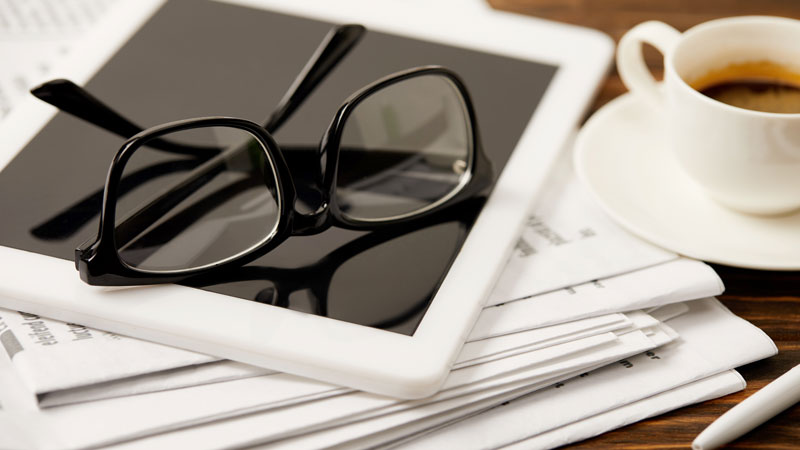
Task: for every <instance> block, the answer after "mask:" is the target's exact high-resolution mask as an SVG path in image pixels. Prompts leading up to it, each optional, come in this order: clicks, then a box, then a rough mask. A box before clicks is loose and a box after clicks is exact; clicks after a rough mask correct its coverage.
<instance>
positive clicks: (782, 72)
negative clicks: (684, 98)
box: [691, 61, 800, 114]
mask: <svg viewBox="0 0 800 450" xmlns="http://www.w3.org/2000/svg"><path fill="white" fill-rule="evenodd" d="M691 85H692V87H693V88H695V89H696V90H698V91H699V92H701V93H702V94H704V95H706V96H707V97H711V98H713V99H715V100H717V101H720V102H722V103H726V104H728V105H731V106H736V107H739V108H745V109H750V110H754V111H764V112H772V113H790V114H791V113H800V73H797V72H794V71H792V70H790V69H788V68H786V67H785V66H782V65H780V64H776V63H773V62H770V61H757V62H748V63H737V64H731V65H729V66H727V67H725V68H722V69H718V70H713V71H711V72H709V73H707V74H705V75H704V76H702V77H700V78H698V79H697V80H694V82H692V83H691Z"/></svg>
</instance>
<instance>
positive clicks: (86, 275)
mask: <svg viewBox="0 0 800 450" xmlns="http://www.w3.org/2000/svg"><path fill="white" fill-rule="evenodd" d="M427 75H434V76H442V77H445V78H447V79H448V81H450V82H451V83H452V84H453V86H455V88H456V90H457V91H458V93H459V94H460V95H461V98H462V101H463V104H464V107H465V110H466V111H465V112H466V116H467V119H468V120H469V129H470V133H471V138H472V142H471V144H472V145H471V150H472V151H471V152H470V155H469V159H470V160H469V161H468V162H467V167H466V169H465V173H464V175H463V176H464V177H467V179H466V180H463V178H462V180H461V181H459V185H460V189H458V188H456V189H454V190H453V191H451V193H449V194H448V195H446V196H445V197H443V199H440V200H438V201H436V202H434V203H432V204H430V205H426V206H425V207H423V208H421V209H419V210H417V211H412V212H410V213H406V214H404V215H401V216H397V217H393V218H389V219H386V220H374V219H369V220H359V219H354V218H352V217H348V216H347V214H345V213H344V212H343V211H342V210H341V208H340V205H339V204H338V203H337V200H336V195H334V194H335V190H336V179H337V173H338V163H339V154H340V151H341V149H340V143H341V137H342V133H343V129H344V125H345V123H346V121H347V118H348V117H349V116H350V114H351V112H352V111H353V110H354V108H355V107H356V106H357V105H358V104H359V103H361V102H362V101H363V100H364V99H366V98H368V97H369V96H370V95H372V94H374V93H375V92H377V91H380V90H381V89H384V88H386V87H388V86H391V85H393V84H396V83H399V82H402V81H405V80H408V79H410V78H414V77H419V76H427ZM204 127H231V128H237V129H241V130H244V131H246V132H248V133H250V134H251V135H252V136H253V137H255V138H256V139H257V140H258V141H259V143H260V144H261V145H262V147H263V148H264V150H265V152H266V154H267V158H268V159H269V160H270V161H271V163H272V165H273V168H274V174H272V173H271V174H269V175H270V176H273V175H274V176H275V181H276V183H277V184H276V186H277V189H276V194H277V199H278V204H279V214H278V221H277V224H276V225H275V227H274V228H273V231H272V232H271V234H270V235H267V236H265V238H264V239H263V240H262V241H261V242H260V243H258V244H255V245H254V246H252V247H250V248H249V249H247V250H244V251H242V252H240V253H239V254H237V255H233V256H231V257H229V258H226V259H224V260H222V261H219V262H215V263H211V264H207V265H204V266H201V267H196V268H190V269H179V270H170V271H150V270H145V269H138V268H134V267H131V266H129V265H128V264H126V263H125V262H124V261H122V259H121V258H120V256H119V254H118V251H117V245H116V242H115V239H116V238H115V228H116V224H115V220H114V218H115V214H116V207H117V192H116V191H117V187H118V186H119V183H120V180H121V178H122V175H123V171H124V167H125V164H126V163H127V161H128V160H129V159H130V157H131V156H132V155H133V153H134V152H135V151H136V150H137V149H138V148H139V147H141V146H142V145H144V144H146V143H147V142H148V141H150V140H153V139H156V138H158V137H161V136H164V135H166V134H170V133H175V132H178V131H183V130H189V129H194V128H204ZM319 157H320V165H319V167H317V168H315V170H317V171H319V177H318V179H319V188H320V193H321V196H322V203H321V205H322V206H321V207H320V208H319V209H318V210H317V211H315V212H313V213H311V214H304V213H301V212H299V211H297V209H296V208H295V202H296V200H297V191H296V188H295V184H294V181H293V177H292V174H291V172H290V170H289V167H288V165H287V163H286V158H285V157H284V154H283V152H282V150H281V149H280V147H279V146H278V145H277V143H276V142H275V140H274V138H273V137H272V135H271V134H270V133H269V132H268V131H267V129H266V128H265V127H264V126H262V125H259V124H257V123H255V122H252V121H249V120H246V119H240V118H233V117H202V118H195V119H187V120H181V121H176V122H170V123H166V124H163V125H159V126H156V127H152V128H149V129H147V130H145V131H143V132H141V133H139V134H137V135H135V136H133V137H132V138H130V139H129V140H128V141H127V142H125V144H123V146H122V148H121V149H120V150H119V151H118V152H117V154H116V155H115V157H114V159H113V161H112V163H111V167H110V169H109V172H108V176H107V179H106V185H105V190H104V194H103V205H102V210H101V213H100V228H99V233H98V235H97V237H96V238H94V239H93V240H90V241H89V242H87V243H85V244H83V245H81V246H80V247H78V248H77V249H76V250H75V264H76V268H77V269H78V270H79V272H80V277H81V279H82V280H84V281H85V282H87V283H89V284H93V285H104V286H127V285H132V284H140V285H144V284H158V283H174V282H181V281H183V280H186V279H188V278H191V277H194V276H201V275H203V274H204V273H207V272H209V271H212V270H224V269H227V268H230V267H233V266H241V265H244V264H246V263H248V262H250V261H253V260H254V259H256V258H258V257H260V256H262V255H264V254H266V253H268V252H269V251H271V250H272V249H274V248H276V247H277V246H278V245H280V244H281V243H282V242H284V241H285V240H286V239H288V238H289V237H291V236H299V235H310V234H317V233H321V232H323V231H325V230H326V229H328V228H330V227H331V226H336V227H340V228H345V229H352V230H371V229H376V228H379V227H385V226H393V225H399V224H403V223H406V222H409V221H412V220H418V219H421V218H424V217H427V216H429V215H431V214H434V213H436V212H438V211H441V210H442V209H444V208H446V207H449V206H452V205H454V204H456V203H459V202H461V201H463V200H465V199H468V198H471V197H473V196H475V195H476V194H478V193H480V192H481V191H483V190H484V189H485V188H487V187H488V186H489V185H490V184H491V182H492V178H493V177H492V167H491V163H490V161H489V159H488V158H487V156H486V154H485V153H484V151H483V148H482V146H481V140H480V137H479V133H478V128H477V122H476V118H475V111H474V107H473V105H472V101H471V99H470V96H469V93H468V92H467V89H466V86H465V85H464V83H463V81H462V80H461V79H460V78H459V76H458V75H456V74H455V73H454V72H452V71H451V70H449V69H446V68H444V67H441V66H424V67H418V68H413V69H408V70H405V71H401V72H397V73H395V74H392V75H389V76H387V77H385V78H382V79H380V80H378V81H375V82H373V83H372V84H370V85H368V86H366V87H364V88H362V89H361V90H359V91H357V92H356V93H355V94H353V95H351V96H350V97H349V98H347V99H346V100H345V101H344V103H343V104H342V105H341V106H340V108H339V109H338V111H337V112H336V114H335V116H334V118H333V120H332V122H331V123H330V125H329V126H328V129H327V130H326V132H325V133H324V134H323V137H322V140H321V142H320V146H319ZM323 161H324V167H323Z"/></svg>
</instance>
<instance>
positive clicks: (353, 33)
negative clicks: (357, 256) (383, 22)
mask: <svg viewBox="0 0 800 450" xmlns="http://www.w3.org/2000/svg"><path fill="white" fill-rule="evenodd" d="M363 33H364V28H363V27H361V26H358V25H346V26H341V27H336V28H334V29H333V30H332V31H331V32H330V33H329V34H328V35H327V36H326V38H325V39H324V40H323V42H322V43H321V44H320V46H319V48H318V49H317V51H316V52H315V53H314V55H313V56H312V58H311V60H310V61H309V62H308V63H307V64H306V66H305V68H304V69H303V71H302V72H301V73H300V75H299V76H298V77H297V79H296V80H295V82H294V83H293V84H292V86H291V87H290V89H289V91H288V92H287V93H286V95H285V96H284V97H283V99H282V100H281V102H280V103H279V105H278V107H277V108H276V110H275V112H274V113H273V114H272V115H271V116H270V118H269V119H268V120H267V121H266V122H265V123H264V124H263V125H259V124H257V123H254V122H251V121H248V120H244V119H239V118H231V117H204V118H196V119H188V120H182V121H177V122H171V123H167V124H163V125H159V126H156V127H153V128H149V129H147V130H144V131H141V128H139V127H137V126H136V125H134V124H133V123H131V122H130V121H128V120H127V119H125V118H124V117H122V116H121V115H119V114H118V113H116V112H114V111H113V110H112V109H111V108H109V107H108V106H106V105H104V104H102V102H100V101H99V100H97V99H95V98H94V97H92V96H91V95H90V94H89V93H87V92H86V91H83V90H82V89H81V88H79V87H78V86H76V85H74V84H73V83H70V82H67V81H65V80H56V81H53V82H50V83H46V84H45V85H42V86H40V87H39V88H36V89H34V90H33V91H32V92H33V93H34V95H36V96H37V97H39V98H41V99H43V100H45V101H47V102H48V103H51V104H53V105H55V106H57V107H59V108H60V109H62V110H64V111H66V112H68V113H70V114H73V115H76V116H78V117H80V118H82V119H85V120H88V121H90V122H92V123H94V124H96V125H99V126H101V127H103V128H105V129H107V130H110V131H112V132H114V133H117V134H120V135H123V136H126V137H127V136H129V135H131V134H134V133H136V134H135V136H133V137H132V138H130V139H129V140H128V141H127V142H126V143H125V144H124V145H123V146H122V148H121V149H120V150H119V151H118V152H117V154H116V156H115V157H114V159H113V162H112V164H111V168H110V170H109V174H108V177H107V180H106V184H105V188H104V194H103V204H102V209H101V213H100V230H99V233H98V236H97V237H96V238H95V239H92V240H91V241H89V242H87V243H86V244H83V245H81V246H80V247H79V248H78V249H76V259H75V262H76V266H77V268H78V269H79V271H80V274H81V278H82V279H83V280H84V281H86V282H87V283H89V284H96V285H133V284H155V283H167V282H181V281H184V280H187V279H189V278H190V277H195V276H201V275H205V274H208V273H210V271H212V270H222V269H225V268H229V267H233V266H239V265H242V264H246V263H247V262H250V261H252V260H254V259H255V258H258V257H259V256H261V255H264V254H265V253H267V252H269V251H270V250H272V249H274V248H275V247H277V246H278V245H280V244H281V243H282V242H283V241H285V240H286V239H287V238H289V237H291V236H298V235H310V234H316V233H320V232H322V231H324V230H326V229H327V228H329V227H331V226H336V227H341V228H347V229H354V230H372V229H377V228H381V227H387V226H393V225H401V224H405V223H409V222H410V221H414V220H419V219H421V218H424V217H427V216H429V215H431V214H435V213H437V212H439V211H441V210H443V209H444V208H448V207H450V206H452V205H455V204H457V203H459V202H461V201H463V200H465V199H467V198H470V197H473V196H475V195H476V194H478V193H480V192H481V191H482V190H484V189H485V188H486V187H487V186H488V185H489V184H490V183H491V180H492V174H491V165H490V164H489V161H488V159H487V158H486V156H485V155H484V153H483V151H482V149H481V147H480V140H479V137H478V131H477V127H476V124H475V114H474V110H473V107H472V104H471V101H470V99H469V95H468V93H467V90H466V87H465V86H464V83H463V82H462V81H461V80H460V79H459V77H458V76H457V75H456V74H455V73H453V72H452V71H450V70H448V69H445V68H443V67H435V66H429V67H419V68H414V69H410V70H406V71H403V72H398V73H395V74H393V75H390V76H389V77H386V78H383V79H381V80H378V81H376V82H374V83H372V84H370V85H369V86H366V87H364V88H362V89H361V90H360V91H358V92H356V93H355V94H353V95H352V96H350V97H349V98H348V99H347V100H346V101H345V102H344V103H343V104H342V106H341V107H340V108H339V110H338V111H337V112H336V114H335V115H334V118H333V120H332V122H331V124H330V125H329V127H328V129H327V130H326V132H325V133H324V134H323V137H322V140H321V143H320V145H319V147H315V148H311V147H305V148H303V147H283V148H281V147H279V146H278V145H277V144H276V142H275V140H274V139H273V138H272V135H271V133H274V132H275V131H276V130H277V129H278V128H279V127H280V126H281V124H283V123H284V121H285V120H287V119H288V118H289V117H290V116H291V114H292V113H293V112H294V111H295V110H296V109H297V108H298V107H299V106H300V104H301V103H302V102H303V100H304V99H305V98H306V97H307V96H308V95H309V94H310V93H311V91H313V89H314V88H315V87H316V86H317V85H318V84H319V83H320V82H321V81H322V79H324V77H325V76H326V75H327V74H328V73H329V72H330V70H331V69H332V68H333V67H334V66H335V65H336V64H337V63H338V62H339V61H340V60H341V59H342V58H343V57H344V56H345V55H346V53H347V52H349V50H350V49H351V48H352V47H353V46H354V45H355V43H356V42H357V41H358V40H359V39H360V37H361V36H362V35H363ZM175 155H179V158H178V159H175ZM153 167H159V168H160V169H159V170H152V168H153ZM299 191H300V192H302V195H301V197H302V198H300V199H299V198H298V192H299ZM299 200H303V201H302V203H305V204H306V205H313V206H312V207H311V210H310V211H308V212H306V211H302V212H301V211H300V210H298V208H297V206H298V203H301V202H300V201H299Z"/></svg>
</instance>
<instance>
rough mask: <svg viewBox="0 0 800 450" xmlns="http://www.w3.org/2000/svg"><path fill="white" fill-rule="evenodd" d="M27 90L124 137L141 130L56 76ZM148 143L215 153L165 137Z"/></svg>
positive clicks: (176, 150)
mask: <svg viewBox="0 0 800 450" xmlns="http://www.w3.org/2000/svg"><path fill="white" fill-rule="evenodd" d="M31 94H33V95H34V96H35V97H36V98H38V99H39V100H42V101H44V102H46V103H49V104H51V105H53V106H55V107H56V108H58V109H60V110H61V111H64V112H66V113H68V114H71V115H73V116H75V117H77V118H79V119H82V120H85V121H87V122H89V123H91V124H93V125H96V126H98V127H100V128H103V129H104V130H107V131H110V132H112V133H114V134H116V135H118V136H121V137H123V138H125V139H127V138H129V137H131V136H133V135H136V134H138V133H141V132H142V131H144V129H143V128H142V127H140V126H139V125H136V124H135V123H133V122H131V121H130V120H128V119H126V118H125V117H123V116H122V114H120V113H118V112H116V111H114V110H113V109H112V108H111V107H110V106H108V105H106V104H105V103H103V102H102V101H100V100H99V99H98V98H96V97H95V96H93V95H92V94H90V93H89V91H87V90H86V89H84V88H82V87H80V86H78V85H77V84H75V83H73V82H72V81H70V80H65V79H56V80H51V81H48V82H45V83H43V84H41V85H39V86H37V87H35V88H33V89H31ZM149 145H150V146H151V147H153V148H156V149H158V150H162V151H165V152H169V153H177V154H182V155H191V156H195V157H206V158H207V157H211V156H213V155H216V154H217V153H219V149H218V148H213V147H200V146H196V145H183V144H179V143H176V142H171V141H169V140H165V139H157V140H154V141H151V142H150V144H149Z"/></svg>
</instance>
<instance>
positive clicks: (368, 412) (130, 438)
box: [0, 152, 777, 449]
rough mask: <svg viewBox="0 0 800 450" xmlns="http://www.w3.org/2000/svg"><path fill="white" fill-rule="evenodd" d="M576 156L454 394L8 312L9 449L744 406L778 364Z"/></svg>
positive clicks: (395, 436) (374, 439) (563, 165)
mask: <svg viewBox="0 0 800 450" xmlns="http://www.w3.org/2000/svg"><path fill="white" fill-rule="evenodd" d="M570 160H571V157H570V154H569V152H565V153H564V157H563V159H562V161H560V162H559V163H558V165H557V167H556V168H555V170H554V171H553V175H552V180H550V183H549V184H548V190H547V192H545V193H544V195H543V197H542V201H540V202H539V203H538V207H537V208H536V210H535V211H534V212H533V214H531V215H530V217H529V221H528V223H527V226H526V227H525V231H524V233H523V235H522V236H521V238H520V240H519V244H518V245H517V248H516V249H515V251H514V255H513V256H512V259H511V260H510V261H509V263H508V266H507V267H506V269H505V271H504V273H503V275H502V276H501V278H500V280H499V282H498V285H497V287H496V289H495V291H494V293H493V294H492V296H491V297H490V298H489V299H488V301H487V305H486V307H485V309H484V311H483V312H482V314H481V316H480V317H479V319H478V321H477V323H476V324H475V327H474V329H473V330H472V333H471V334H470V336H469V338H468V339H467V342H465V344H464V346H463V349H462V350H461V353H460V355H459V357H458V358H457V361H456V362H455V364H454V366H453V368H452V372H451V374H450V375H449V377H448V378H447V380H446V382H445V384H444V386H443V387H442V389H441V390H440V391H439V392H438V393H437V394H436V395H434V396H432V397H430V398H426V399H421V400H413V401H409V400H397V399H393V398H388V397H382V396H379V395H374V394H368V393H364V392H358V391H354V390H352V389H348V388H343V387H339V386H334V385H330V384H326V383H322V382H318V381H314V380H310V379H304V378H300V377H297V376H293V375H288V374H284V373H277V372H273V371H269V370H266V369H263V368H257V367H252V366H248V365H245V364H241V363H236V362H232V361H226V360H219V359H217V358H214V357H211V356H208V355H203V354H198V353H193V352H189V351H185V350H181V349H176V348H171V347H166V346H162V345H158V344H154V343H149V342H144V341H140V340H136V339H132V338H128V337H124V336H119V335H116V334H113V333H108V332H104V331H100V330H95V329H90V328H86V327H84V326H81V325H80V324H68V323H63V322H58V321H55V320H50V319H47V318H45V317H39V316H36V315H31V314H27V313H26V312H24V311H10V310H2V309H0V342H1V343H2V349H0V408H1V409H0V430H2V431H1V432H0V448H4V449H5V448H14V449H82V448H97V447H103V448H131V449H133V448H143V449H144V448H147V449H151V448H170V449H172V448H209V449H211V448H239V447H258V448H284V447H285V448H292V449H303V448H328V447H342V448H375V447H399V448H460V449H469V448H499V447H519V448H526V449H527V448H547V447H554V446H558V445H563V444H566V443H569V442H574V441H578V440H581V439H585V438H588V437H591V436H594V435H597V434H600V433H603V432H604V431H607V430H610V429H613V428H617V427H620V426H623V425H625V424H628V423H631V422H635V421H637V420H641V419H643V418H646V417H650V416H653V415H656V414H660V413H663V412H665V411H668V410H671V409H675V408H678V407H681V406H684V405H687V404H691V403H695V402H699V401H703V400H706V399H710V398H715V397H719V396H722V395H726V394H728V393H731V392H734V391H737V390H740V389H742V388H743V387H744V380H743V379H742V378H741V376H740V375H739V374H738V373H737V372H736V371H735V370H733V369H734V368H735V367H737V366H740V365H743V364H747V363H749V362H751V361H755V360H758V359H761V358H765V357H768V356H770V355H773V354H775V353H776V351H777V349H776V347H775V345H774V344H773V343H772V341H771V340H770V339H769V338H768V337H767V336H766V335H765V334H764V333H763V332H762V331H761V330H759V329H758V328H756V327H754V326H752V325H751V324H749V323H747V322H746V321H744V320H742V319H740V318H738V317H736V316H735V315H734V314H732V313H731V312H730V311H728V310H727V309H726V308H725V307H724V306H723V305H722V304H720V303H719V302H718V301H717V300H715V299H714V298H713V296H714V295H717V294H719V293H721V292H722V290H723V286H722V283H721V282H720V280H719V278H718V276H717V275H716V274H715V273H714V271H713V270H712V269H711V268H710V267H709V266H707V265H706V264H704V263H702V262H699V261H695V260H690V259H686V258H683V257H680V256H678V255H676V254H674V253H671V252H668V251H665V250H663V249H660V248H657V247H654V246H652V245H650V244H648V243H646V242H644V241H641V240H639V239H637V238H635V237H633V236H631V235H629V234H627V233H626V232H625V231H623V230H622V229H620V228H619V227H618V226H617V225H616V224H614V223H613V222H611V221H610V220H609V219H608V218H607V217H606V216H605V215H604V214H603V212H602V211H600V210H598V207H597V206H596V205H595V204H594V203H593V202H592V201H591V199H589V198H588V197H587V194H586V193H585V192H584V190H583V188H582V186H581V185H580V184H579V183H578V182H577V181H576V180H575V177H574V175H573V173H572V170H571V165H570V164H569V162H570Z"/></svg>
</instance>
